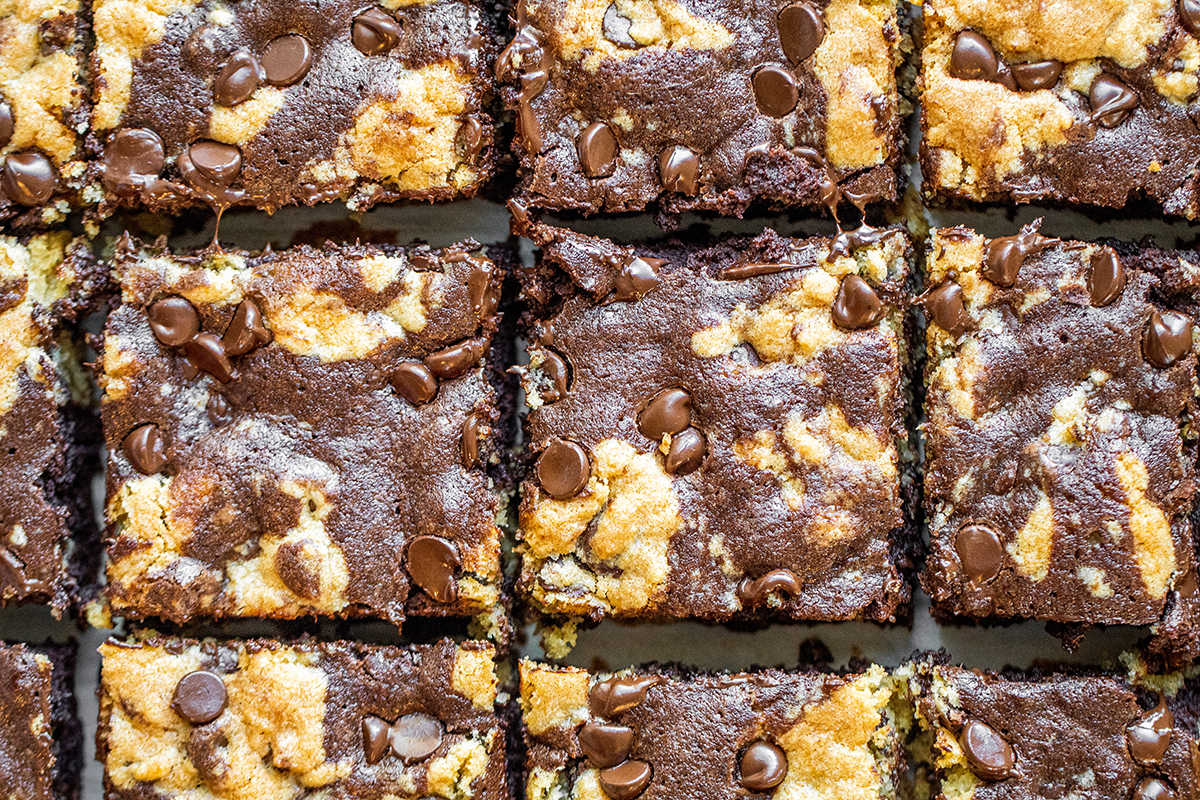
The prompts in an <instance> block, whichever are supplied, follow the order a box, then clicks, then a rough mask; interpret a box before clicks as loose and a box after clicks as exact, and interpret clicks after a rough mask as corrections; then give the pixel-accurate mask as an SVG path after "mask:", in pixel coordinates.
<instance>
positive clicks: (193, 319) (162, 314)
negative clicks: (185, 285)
mask: <svg viewBox="0 0 1200 800" xmlns="http://www.w3.org/2000/svg"><path fill="white" fill-rule="evenodd" d="M146 316H147V319H149V321H150V330H151V331H153V332H154V338H155V339H158V340H159V341H160V342H162V343H163V344H165V345H167V346H168V347H182V346H183V345H185V344H187V343H188V342H190V341H191V340H192V337H194V336H195V335H196V334H197V333H199V332H200V315H199V314H197V313H196V308H195V306H193V305H192V304H191V303H189V302H188V301H187V300H185V299H183V298H182V297H165V298H163V299H162V300H158V301H155V303H154V304H153V305H151V306H150V309H149V311H148V312H147V314H146Z"/></svg>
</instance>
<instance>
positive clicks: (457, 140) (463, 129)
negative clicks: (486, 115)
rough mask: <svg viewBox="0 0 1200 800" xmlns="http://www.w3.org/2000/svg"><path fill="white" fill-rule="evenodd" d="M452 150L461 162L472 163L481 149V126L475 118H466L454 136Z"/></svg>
mask: <svg viewBox="0 0 1200 800" xmlns="http://www.w3.org/2000/svg"><path fill="white" fill-rule="evenodd" d="M454 148H455V150H457V152H458V153H459V155H460V156H461V157H462V160H463V161H464V162H466V163H468V164H471V163H474V161H475V159H476V158H477V157H478V156H479V151H480V150H482V149H483V125H482V124H481V123H480V122H479V120H477V119H475V117H467V118H466V119H464V120H463V122H462V125H460V126H459V128H458V133H456V134H454Z"/></svg>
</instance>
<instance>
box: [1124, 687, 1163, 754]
mask: <svg viewBox="0 0 1200 800" xmlns="http://www.w3.org/2000/svg"><path fill="white" fill-rule="evenodd" d="M1174 729H1175V715H1174V714H1172V713H1171V710H1170V709H1169V708H1167V703H1166V700H1165V699H1164V698H1163V696H1162V695H1159V696H1158V705H1156V706H1155V707H1154V708H1152V709H1150V710H1149V711H1148V712H1146V715H1145V716H1144V717H1142V718H1141V719H1140V720H1138V721H1137V722H1135V723H1133V724H1132V725H1130V726H1129V727H1127V728H1126V729H1125V741H1126V743H1127V744H1128V745H1129V755H1131V756H1133V760H1134V761H1136V762H1138V763H1139V764H1142V765H1144V766H1151V767H1153V766H1156V765H1158V764H1161V763H1162V760H1163V756H1164V755H1166V753H1167V747H1169V746H1170V744H1171V733H1172V732H1173V731H1174Z"/></svg>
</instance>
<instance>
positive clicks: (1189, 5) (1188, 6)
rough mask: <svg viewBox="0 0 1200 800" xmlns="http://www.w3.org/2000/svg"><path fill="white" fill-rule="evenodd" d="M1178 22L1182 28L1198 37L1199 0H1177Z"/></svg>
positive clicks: (1199, 32) (1199, 26)
mask: <svg viewBox="0 0 1200 800" xmlns="http://www.w3.org/2000/svg"><path fill="white" fill-rule="evenodd" d="M1179 22H1180V24H1182V25H1183V29H1184V30H1186V31H1187V32H1188V33H1190V34H1191V35H1192V36H1195V37H1196V38H1197V39H1200V0H1179Z"/></svg>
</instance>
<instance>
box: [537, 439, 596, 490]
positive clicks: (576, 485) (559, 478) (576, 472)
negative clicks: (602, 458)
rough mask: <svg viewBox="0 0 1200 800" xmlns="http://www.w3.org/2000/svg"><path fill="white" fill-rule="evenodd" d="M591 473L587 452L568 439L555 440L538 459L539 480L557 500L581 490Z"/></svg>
mask: <svg viewBox="0 0 1200 800" xmlns="http://www.w3.org/2000/svg"><path fill="white" fill-rule="evenodd" d="M591 474H592V465H591V462H589V461H588V456H587V453H585V452H584V451H583V448H582V447H580V446H579V445H577V444H575V443H574V442H569V441H567V440H565V439H554V440H552V441H551V442H550V444H549V445H547V446H546V449H545V450H543V451H542V455H541V456H540V457H539V458H538V461H537V476H538V483H540V484H541V485H542V488H543V489H544V490H545V491H546V494H548V495H550V496H551V497H553V498H554V499H555V500H565V499H567V498H568V497H574V496H575V495H577V494H579V493H580V492H581V491H583V487H585V486H587V482H588V477H589V476H590V475H591Z"/></svg>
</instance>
